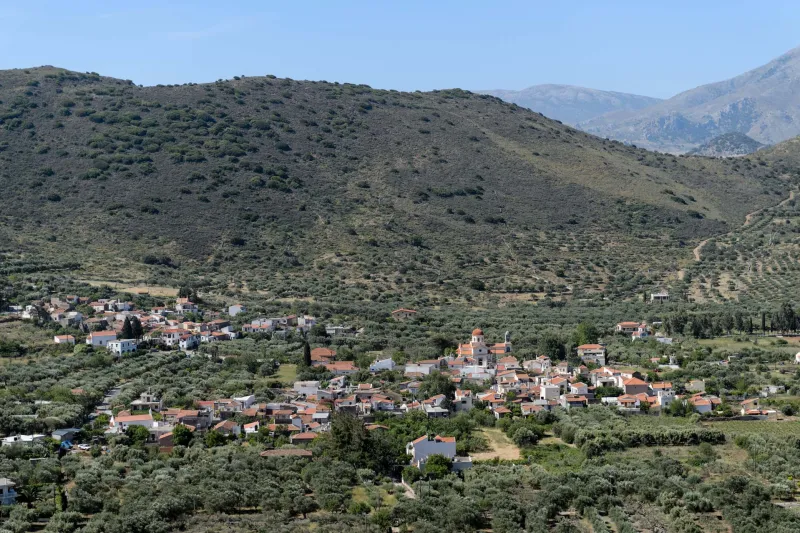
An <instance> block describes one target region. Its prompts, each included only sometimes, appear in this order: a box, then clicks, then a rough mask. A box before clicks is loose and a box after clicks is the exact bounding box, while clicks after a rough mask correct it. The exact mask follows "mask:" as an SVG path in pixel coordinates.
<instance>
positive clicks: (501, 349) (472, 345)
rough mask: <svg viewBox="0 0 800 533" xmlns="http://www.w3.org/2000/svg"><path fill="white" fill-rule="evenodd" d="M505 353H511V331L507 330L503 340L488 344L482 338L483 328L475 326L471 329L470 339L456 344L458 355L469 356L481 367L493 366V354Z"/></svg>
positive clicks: (494, 358)
mask: <svg viewBox="0 0 800 533" xmlns="http://www.w3.org/2000/svg"><path fill="white" fill-rule="evenodd" d="M507 353H511V333H509V332H508V331H506V335H505V339H504V341H503V342H499V343H497V344H493V345H491V346H489V345H487V344H486V341H485V340H484V336H483V330H482V329H480V328H475V329H474V330H473V331H472V340H471V341H470V342H469V343H467V344H459V345H458V356H459V357H465V358H471V359H472V360H474V361H475V364H476V365H477V366H482V367H489V366H494V363H495V361H496V357H495V356H497V355H502V354H507Z"/></svg>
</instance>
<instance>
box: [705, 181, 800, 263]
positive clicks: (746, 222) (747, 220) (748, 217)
mask: <svg viewBox="0 0 800 533" xmlns="http://www.w3.org/2000/svg"><path fill="white" fill-rule="evenodd" d="M794 194H795V191H789V197H788V198H785V199H783V200H781V201H780V202H778V203H777V204H775V205H772V206H767V207H762V208H761V209H756V210H755V211H753V212H752V213H747V214H746V215H745V217H744V224H742V225H741V226H740V227H739V228H736V229H735V230H731V231H729V232H728V233H723V234H721V235H717V236H715V237H710V238H708V239H703V240H702V241H700V244H698V245H697V246H695V248H694V250H692V252H693V253H694V260H695V261H700V258H701V257H702V251H703V247H704V246H705V245H706V244H708V241H709V240H711V239H719V238H722V237H727V236H728V235H730V234H732V233H734V232H735V231H739V230H741V229H742V228H746V227H747V226H749V225H750V224H752V223H753V219H754V218H755V217H756V215H759V214H760V213H761V212H762V211H764V210H765V209H772V208H775V207H781V206H784V205H786V204H788V203H789V202H791V201H792V200H794Z"/></svg>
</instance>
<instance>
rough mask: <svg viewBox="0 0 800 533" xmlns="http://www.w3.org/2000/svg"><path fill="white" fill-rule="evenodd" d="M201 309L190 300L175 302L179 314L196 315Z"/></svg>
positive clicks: (182, 299) (184, 299)
mask: <svg viewBox="0 0 800 533" xmlns="http://www.w3.org/2000/svg"><path fill="white" fill-rule="evenodd" d="M198 310H199V307H198V306H197V304H196V303H194V302H192V301H191V300H189V298H178V300H177V301H176V302H175V311H176V312H178V313H196V312H197V311H198Z"/></svg>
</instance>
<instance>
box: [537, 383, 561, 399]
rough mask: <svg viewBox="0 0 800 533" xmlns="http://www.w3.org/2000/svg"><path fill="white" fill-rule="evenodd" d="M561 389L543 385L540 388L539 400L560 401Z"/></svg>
mask: <svg viewBox="0 0 800 533" xmlns="http://www.w3.org/2000/svg"><path fill="white" fill-rule="evenodd" d="M559 396H561V387H560V386H558V385H542V386H541V387H539V398H540V399H542V400H558V397H559Z"/></svg>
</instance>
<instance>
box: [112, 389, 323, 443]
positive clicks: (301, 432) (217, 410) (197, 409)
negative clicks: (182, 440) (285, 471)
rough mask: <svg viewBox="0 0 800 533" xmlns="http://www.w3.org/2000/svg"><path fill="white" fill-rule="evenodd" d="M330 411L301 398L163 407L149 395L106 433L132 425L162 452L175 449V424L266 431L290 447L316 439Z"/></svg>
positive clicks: (230, 432) (235, 432) (240, 432)
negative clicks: (282, 436)
mask: <svg viewBox="0 0 800 533" xmlns="http://www.w3.org/2000/svg"><path fill="white" fill-rule="evenodd" d="M330 413H331V407H330V406H329V405H325V404H318V402H316V401H305V400H304V399H302V398H298V399H296V400H291V401H281V402H278V401H276V402H261V403H259V402H256V398H255V396H253V395H248V396H243V397H237V398H220V399H216V400H201V401H197V402H195V403H194V405H193V406H192V408H191V409H178V408H164V406H163V403H162V402H161V400H160V399H159V398H158V397H157V396H156V395H154V394H152V393H150V392H144V393H142V394H141V396H140V397H139V399H138V400H134V401H133V402H131V404H130V409H127V410H123V411H119V412H118V413H117V414H116V415H112V416H111V417H110V419H109V425H108V429H107V430H106V434H108V435H114V434H119V433H124V432H125V431H126V430H127V429H128V428H130V427H131V426H141V427H144V428H146V429H147V431H148V433H149V437H148V442H150V443H155V444H158V446H159V448H167V449H168V448H171V447H172V446H173V430H174V429H175V426H176V425H182V426H185V427H187V428H188V429H189V430H190V431H192V432H199V433H204V432H206V431H210V430H213V431H217V432H219V433H221V434H223V435H226V436H234V437H239V436H245V437H246V436H248V435H251V434H261V433H264V432H266V433H267V434H269V435H270V436H274V435H275V434H286V435H287V436H288V437H289V441H290V442H291V443H292V444H300V443H306V442H309V441H311V440H313V439H314V438H316V437H317V436H318V434H319V432H321V431H325V430H327V429H328V427H329V425H330Z"/></svg>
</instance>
